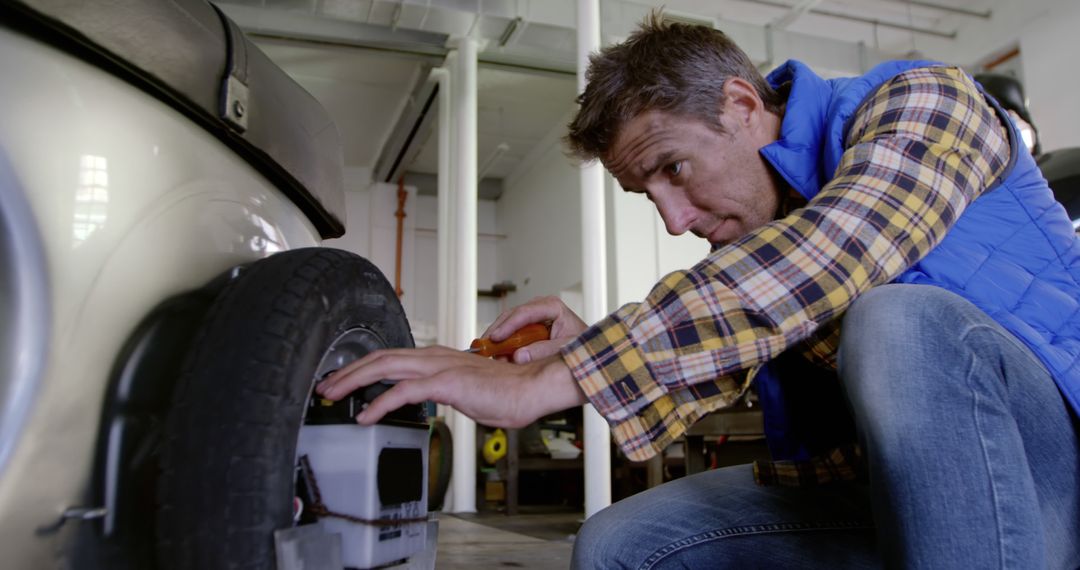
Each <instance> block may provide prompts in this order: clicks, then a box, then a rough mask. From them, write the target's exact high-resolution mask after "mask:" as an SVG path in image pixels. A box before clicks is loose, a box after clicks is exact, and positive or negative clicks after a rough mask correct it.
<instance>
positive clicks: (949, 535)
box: [573, 285, 1080, 569]
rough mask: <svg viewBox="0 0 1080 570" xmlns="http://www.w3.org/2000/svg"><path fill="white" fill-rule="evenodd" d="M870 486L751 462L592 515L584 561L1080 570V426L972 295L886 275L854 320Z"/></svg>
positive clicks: (583, 540)
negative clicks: (764, 483) (796, 483)
mask: <svg viewBox="0 0 1080 570" xmlns="http://www.w3.org/2000/svg"><path fill="white" fill-rule="evenodd" d="M839 356H840V370H839V371H840V377H841V381H842V382H843V384H844V387H845V390H846V394H847V398H848V403H849V405H850V406H851V410H852V413H853V415H854V417H855V421H856V425H857V427H858V430H859V438H860V444H861V445H862V448H863V453H864V458H865V459H866V461H867V466H868V469H869V475H870V478H869V484H835V485H827V486H824V487H818V488H806V489H794V488H778V487H759V486H756V485H755V484H754V481H753V475H752V471H751V469H750V467H749V466H745V465H744V466H738V467H731V468H726V469H718V470H715V471H708V472H705V473H700V474H697V475H693V476H690V477H685V478H683V479H679V480H676V481H672V482H670V483H667V484H665V485H661V486H659V487H656V488H654V489H651V490H649V491H646V492H643V493H640V494H638V495H635V496H633V497H630V498H628V499H625V500H623V501H620V502H619V503H616V504H615V505H613V506H611V507H609V508H607V509H605V510H603V511H601V512H600V513H597V514H596V515H595V516H593V517H591V518H589V520H588V521H586V523H585V525H584V526H583V527H582V529H581V532H580V533H579V534H578V537H577V541H576V542H575V545H574V558H573V565H574V568H726V567H737V568H740V569H742V568H807V567H827V568H840V567H843V568H875V567H881V566H888V567H903V568H908V567H910V568H979V569H983V568H1025V569H1026V568H1077V567H1080V455H1078V443H1077V424H1076V423H1075V419H1074V418H1073V416H1072V414H1071V413H1070V411H1069V410H1068V408H1067V407H1066V404H1065V402H1064V401H1063V400H1062V397H1061V394H1060V392H1059V391H1058V389H1057V387H1056V386H1055V384H1054V381H1053V379H1052V378H1051V377H1050V376H1049V374H1048V373H1047V372H1046V369H1045V368H1044V367H1043V366H1042V364H1041V363H1040V362H1039V361H1038V360H1037V359H1036V358H1035V357H1034V356H1033V355H1032V354H1031V352H1030V351H1029V350H1028V349H1027V348H1026V347H1025V346H1023V345H1022V344H1021V343H1020V342H1019V341H1018V340H1016V338H1015V337H1014V336H1013V335H1011V334H1010V333H1008V332H1007V331H1005V330H1004V329H1003V328H1001V327H1000V326H999V325H998V324H997V323H995V322H994V321H993V320H992V319H990V318H989V317H988V316H987V315H986V314H985V313H983V312H982V311H980V310H979V309H977V308H976V307H974V306H973V305H971V304H970V303H968V302H967V301H966V300H964V299H962V298H961V297H959V296H957V295H954V294H952V293H949V292H947V291H944V290H942V289H939V288H936V287H930V286H919V285H886V286H881V287H877V288H875V289H874V290H872V291H870V292H869V293H868V294H866V295H864V296H862V297H860V298H859V299H858V300H857V301H856V302H855V304H854V305H853V306H852V307H851V308H850V309H849V311H848V313H847V315H846V316H845V317H844V329H843V339H842V345H841V349H840V355H839Z"/></svg>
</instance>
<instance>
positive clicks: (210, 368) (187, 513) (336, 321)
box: [157, 248, 413, 569]
mask: <svg viewBox="0 0 1080 570" xmlns="http://www.w3.org/2000/svg"><path fill="white" fill-rule="evenodd" d="M349 331H353V332H355V331H359V332H360V333H362V334H363V335H366V336H364V338H365V341H364V342H365V343H366V344H365V346H366V347H368V348H370V349H374V348H380V347H411V346H413V340H412V336H411V334H410V332H409V324H408V321H407V320H406V318H405V314H404V311H403V310H402V307H401V304H400V302H399V301H398V299H397V296H396V295H395V294H394V291H393V289H392V288H391V286H390V284H389V283H387V281H386V279H385V277H383V275H382V273H380V272H379V270H378V269H377V268H376V267H375V266H374V265H372V264H371V263H370V262H368V261H367V260H365V259H363V258H361V257H359V256H357V255H354V254H351V253H348V252H345V251H340V250H334V249H329V248H308V249H298V250H292V251H287V252H282V253H278V254H275V255H273V256H271V257H268V258H266V259H263V260H260V261H258V262H255V263H254V264H252V265H251V266H249V267H247V268H246V269H244V271H243V272H242V273H241V275H240V276H239V277H237V278H236V279H235V280H234V281H233V282H231V283H230V284H229V285H228V286H226V288H225V290H223V291H222V293H221V295H220V296H219V297H218V298H217V299H216V300H215V302H214V305H213V306H212V307H211V309H210V311H209V313H208V314H207V317H206V319H205V320H204V322H203V325H202V327H201V330H200V332H199V333H198V336H197V337H196V339H195V341H194V343H193V346H192V349H191V351H190V352H189V354H188V357H187V360H186V362H185V365H184V368H183V371H182V373H181V377H180V380H179V383H178V385H177V388H176V392H175V394H174V398H173V405H172V408H171V410H170V411H169V417H168V420H167V424H166V428H165V444H164V453H163V454H162V461H161V469H162V473H161V478H160V479H159V487H158V513H157V528H158V560H159V565H160V566H161V567H163V568H176V569H195V568H199V569H205V568H273V567H274V565H275V550H274V531H276V530H279V529H283V528H289V527H290V526H291V525H292V524H293V511H292V508H293V497H294V495H295V489H296V487H295V462H296V457H295V455H296V442H297V436H298V434H299V430H300V428H301V425H302V423H303V417H304V410H305V409H306V406H307V400H308V398H309V396H310V393H311V387H312V385H313V384H314V382H315V380H317V378H318V377H320V376H322V375H324V374H325V371H320V370H318V368H319V367H320V366H323V361H324V360H325V356H326V355H327V353H328V347H331V346H332V345H333V343H335V342H336V341H335V339H338V338H341V337H342V335H343V334H353V332H349ZM366 350H367V349H365V351H366ZM360 355H362V354H357V355H356V356H360Z"/></svg>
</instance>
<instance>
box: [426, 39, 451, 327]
mask: <svg viewBox="0 0 1080 570" xmlns="http://www.w3.org/2000/svg"><path fill="white" fill-rule="evenodd" d="M447 63H448V64H449V63H450V58H449V56H447ZM431 75H432V77H434V78H435V79H436V80H437V81H438V84H439V139H438V140H439V174H438V181H439V184H438V186H439V187H438V197H439V201H438V226H437V232H438V248H439V258H438V264H439V273H438V275H439V282H438V283H437V284H436V286H437V287H438V289H439V316H438V337H437V342H438V344H441V345H444V346H449V345H450V344H451V340H450V323H451V322H453V321H452V319H453V314H452V312H451V304H450V279H451V268H452V267H453V261H452V257H451V255H452V253H453V248H451V247H450V240H451V238H452V235H453V234H452V233H451V232H452V230H451V220H452V219H453V215H452V209H451V207H450V184H451V179H452V178H453V172H452V168H453V162H452V160H451V158H450V150H451V146H450V140H451V139H450V136H451V124H450V123H451V118H450V112H451V111H450V109H451V107H450V105H451V97H450V71H449V69H447V68H446V67H439V68H435V69H433V70H431Z"/></svg>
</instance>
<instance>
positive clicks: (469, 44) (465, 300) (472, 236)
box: [450, 38, 477, 513]
mask: <svg viewBox="0 0 1080 570" xmlns="http://www.w3.org/2000/svg"><path fill="white" fill-rule="evenodd" d="M476 51H477V46H476V40H475V39H473V38H463V39H461V40H460V42H459V44H458V49H457V61H455V62H454V66H453V68H452V69H453V77H452V78H451V81H450V83H451V88H452V89H453V92H454V96H453V101H452V102H451V103H452V105H453V108H454V111H453V114H454V123H453V124H454V130H455V131H456V133H455V134H454V147H455V149H454V150H455V152H456V156H455V159H454V161H455V163H456V164H455V167H456V173H455V176H454V179H455V180H456V182H457V183H456V184H455V185H454V189H453V190H452V193H453V203H454V224H453V231H454V240H453V249H454V255H455V256H456V258H457V259H456V262H455V264H454V265H455V271H454V283H455V288H454V290H453V295H452V298H451V303H452V304H453V314H454V318H453V322H452V324H451V326H452V328H453V333H452V335H451V338H452V339H453V343H452V344H451V346H453V347H454V348H465V347H467V346H468V345H469V342H471V341H472V339H473V338H475V337H476V255H477V254H476V247H477V246H476V208H477V180H476V169H477V165H476ZM451 429H452V430H453V433H454V475H453V489H454V505H453V508H452V512H455V513H475V512H476V423H475V422H473V421H472V420H471V419H469V418H468V417H466V416H465V414H461V413H455V414H454V420H453V426H452V428H451Z"/></svg>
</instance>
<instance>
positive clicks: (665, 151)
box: [601, 105, 779, 244]
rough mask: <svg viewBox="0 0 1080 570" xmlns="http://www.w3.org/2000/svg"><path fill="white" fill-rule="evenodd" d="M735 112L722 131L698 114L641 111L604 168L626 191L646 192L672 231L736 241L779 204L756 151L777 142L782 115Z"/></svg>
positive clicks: (623, 131)
mask: <svg viewBox="0 0 1080 570" xmlns="http://www.w3.org/2000/svg"><path fill="white" fill-rule="evenodd" d="M727 107H728V105H725V110H726V108H727ZM733 111H734V112H732V113H731V114H730V115H729V113H727V112H725V113H723V114H721V116H720V122H721V124H722V125H723V126H724V130H725V132H724V133H723V134H721V133H718V132H717V131H716V130H715V129H713V128H710V127H709V126H708V125H706V124H705V123H704V122H703V121H702V120H700V119H696V118H688V117H683V116H678V115H673V114H670V113H666V112H663V111H646V112H644V113H641V114H640V115H638V116H637V117H634V118H633V119H631V120H630V121H628V122H627V123H626V124H624V125H623V126H622V128H621V129H620V130H619V132H618V134H617V136H616V137H615V142H614V144H612V146H611V149H610V151H609V152H608V153H606V154H605V155H604V156H603V157H601V158H602V161H603V163H604V166H605V167H606V168H607V169H608V170H609V171H610V172H611V173H612V175H614V176H615V178H616V179H617V180H618V181H619V184H620V185H621V186H622V187H623V189H624V190H626V191H627V192H634V193H640V194H645V196H646V197H648V199H649V200H650V201H651V202H652V203H653V204H654V205H655V206H656V209H657V211H658V212H659V213H660V217H661V218H663V220H664V224H665V225H666V226H667V231H668V233H670V234H671V235H681V234H683V233H685V232H687V231H689V232H692V233H693V234H694V235H696V236H698V237H702V238H705V239H707V240H709V241H710V242H712V243H715V244H727V243H730V242H732V241H734V240H736V239H738V238H739V237H741V236H743V235H745V234H746V233H748V232H750V231H752V230H754V229H756V228H757V227H759V226H761V225H763V224H766V223H768V222H769V221H771V220H772V219H773V216H774V214H775V213H776V210H777V206H778V204H779V191H778V189H777V186H776V182H775V181H774V179H773V176H772V173H771V172H770V171H769V167H768V166H766V164H765V161H764V159H762V158H761V156H760V155H759V154H758V149H760V148H761V147H763V146H765V145H766V144H769V143H770V142H772V141H774V140H776V137H777V129H778V125H779V122H778V121H779V119H778V118H777V117H776V116H775V115H769V116H768V117H766V119H767V120H766V121H764V122H762V121H756V122H755V121H746V120H745V119H746V117H745V116H744V115H743V114H742V111H743V109H733ZM759 118H760V117H759ZM765 123H767V124H765Z"/></svg>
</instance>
